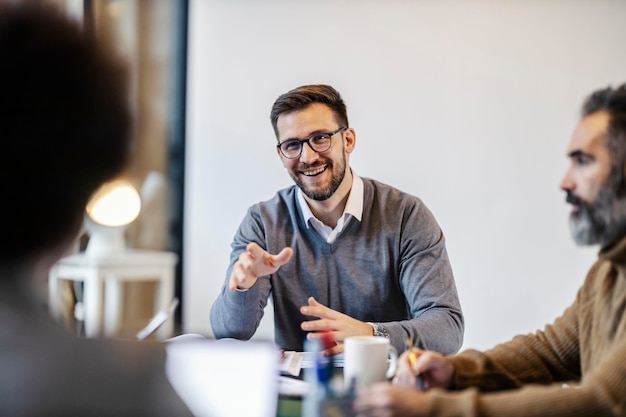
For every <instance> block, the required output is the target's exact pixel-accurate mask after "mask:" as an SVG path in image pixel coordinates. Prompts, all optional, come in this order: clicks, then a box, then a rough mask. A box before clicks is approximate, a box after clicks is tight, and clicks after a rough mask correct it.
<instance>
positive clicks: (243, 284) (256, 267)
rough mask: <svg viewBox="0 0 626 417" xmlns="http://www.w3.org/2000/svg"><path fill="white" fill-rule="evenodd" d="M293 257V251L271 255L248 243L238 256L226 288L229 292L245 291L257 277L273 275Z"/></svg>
mask: <svg viewBox="0 0 626 417" xmlns="http://www.w3.org/2000/svg"><path fill="white" fill-rule="evenodd" d="M291 255H293V249H291V248H284V249H283V250H281V251H280V252H279V253H278V254H277V255H271V254H270V253H268V252H267V251H265V250H264V249H263V248H261V247H260V246H259V245H258V244H256V243H254V242H253V243H249V244H248V246H247V247H246V251H245V252H242V253H241V255H239V259H238V260H237V262H235V265H234V266H233V271H232V272H231V274H230V280H229V282H228V288H229V289H230V290H231V291H234V290H236V289H238V290H247V289H248V288H250V287H252V286H253V285H254V283H255V282H256V280H257V279H258V278H259V277H262V276H265V275H270V274H273V273H274V272H276V271H278V268H280V267H281V266H283V265H284V264H286V263H287V262H288V261H289V259H290V258H291Z"/></svg>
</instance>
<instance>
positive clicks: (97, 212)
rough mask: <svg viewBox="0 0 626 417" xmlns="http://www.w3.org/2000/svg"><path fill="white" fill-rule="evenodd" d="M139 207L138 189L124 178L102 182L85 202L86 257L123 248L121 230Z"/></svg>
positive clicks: (122, 232) (124, 243)
mask: <svg viewBox="0 0 626 417" xmlns="http://www.w3.org/2000/svg"><path fill="white" fill-rule="evenodd" d="M140 210H141V199H140V198H139V193H138V192H137V190H136V189H135V188H134V187H133V186H132V185H131V184H130V183H128V182H126V181H124V180H115V181H112V182H109V183H106V184H104V185H103V186H102V187H100V189H99V190H98V191H96V193H95V194H94V195H93V197H92V198H91V200H89V203H87V212H86V215H85V228H86V230H87V232H88V233H89V236H90V237H89V243H88V244H87V249H86V250H85V253H86V254H87V256H99V255H107V254H114V253H119V252H122V251H124V249H125V248H126V242H125V239H124V232H125V230H126V227H127V226H128V225H129V224H130V223H132V222H133V221H134V220H135V219H136V218H137V216H138V215H139V211H140Z"/></svg>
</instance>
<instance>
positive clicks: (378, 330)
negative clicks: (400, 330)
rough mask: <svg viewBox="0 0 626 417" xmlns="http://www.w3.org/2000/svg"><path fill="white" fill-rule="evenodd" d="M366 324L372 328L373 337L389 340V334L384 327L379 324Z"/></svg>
mask: <svg viewBox="0 0 626 417" xmlns="http://www.w3.org/2000/svg"><path fill="white" fill-rule="evenodd" d="M367 324H369V325H370V326H372V327H373V328H374V336H382V337H384V338H386V339H389V332H388V331H387V328H386V327H385V326H383V325H382V324H380V323H371V322H369V321H368V322H367Z"/></svg>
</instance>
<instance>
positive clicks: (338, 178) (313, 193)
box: [289, 153, 346, 201]
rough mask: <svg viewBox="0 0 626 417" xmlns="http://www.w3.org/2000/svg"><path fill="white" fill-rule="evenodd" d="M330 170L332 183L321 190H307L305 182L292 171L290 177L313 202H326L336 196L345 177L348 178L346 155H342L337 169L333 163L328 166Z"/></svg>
mask: <svg viewBox="0 0 626 417" xmlns="http://www.w3.org/2000/svg"><path fill="white" fill-rule="evenodd" d="M329 168H331V169H332V172H333V175H332V177H331V179H330V183H329V184H328V186H327V187H325V188H323V189H321V190H310V189H307V188H306V187H305V185H304V182H302V180H301V179H300V177H299V176H298V174H296V173H293V172H292V171H290V172H289V175H290V176H291V178H292V179H293V181H294V182H295V183H296V185H297V186H298V188H300V189H301V190H302V192H303V193H304V195H306V196H307V197H309V198H310V199H311V200H315V201H325V200H328V199H329V198H330V197H332V195H333V194H335V191H337V189H338V188H339V186H340V185H341V183H342V181H343V179H344V177H345V176H346V155H345V154H344V153H342V157H341V159H340V160H339V164H338V165H337V166H336V167H335V166H334V164H333V163H329V164H327V168H326V169H329ZM335 168H336V169H335Z"/></svg>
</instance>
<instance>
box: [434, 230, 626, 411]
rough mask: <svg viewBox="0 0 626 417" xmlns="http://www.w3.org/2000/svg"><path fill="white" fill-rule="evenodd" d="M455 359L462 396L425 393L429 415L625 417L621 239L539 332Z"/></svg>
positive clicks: (625, 272)
mask: <svg viewBox="0 0 626 417" xmlns="http://www.w3.org/2000/svg"><path fill="white" fill-rule="evenodd" d="M453 360H454V366H455V377H454V381H453V389H455V390H462V391H460V392H459V391H455V392H452V391H449V392H443V391H441V390H432V391H430V392H428V394H427V398H428V409H429V413H428V415H433V416H468V417H469V416H472V417H477V416H507V417H516V416H524V417H531V416H546V417H547V416H550V417H559V416H593V417H599V416H626V239H624V240H622V241H621V242H619V243H618V244H617V245H615V246H613V247H611V248H608V249H603V250H601V251H600V254H599V259H598V261H597V262H596V263H595V264H594V265H593V266H592V268H591V270H590V271H589V273H588V275H587V278H586V280H585V283H584V284H583V286H582V287H581V288H580V290H579V291H578V295H577V297H576V300H575V301H574V303H573V304H572V305H571V306H570V307H569V308H567V310H565V312H564V313H563V315H562V316H561V317H559V318H558V319H556V321H555V322H554V323H553V324H551V325H548V326H546V328H545V329H544V330H543V331H538V332H537V333H535V334H531V335H525V336H516V337H514V338H513V339H512V340H511V341H510V342H508V343H504V344H500V345H498V346H496V347H495V348H493V349H491V350H488V351H486V352H484V353H482V352H478V351H475V350H468V351H465V352H463V353H461V354H459V355H456V356H454V357H453ZM564 383H569V384H568V386H569V388H568V387H564ZM468 387H472V388H468Z"/></svg>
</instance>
